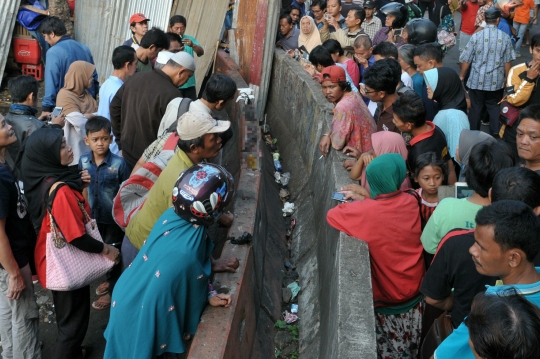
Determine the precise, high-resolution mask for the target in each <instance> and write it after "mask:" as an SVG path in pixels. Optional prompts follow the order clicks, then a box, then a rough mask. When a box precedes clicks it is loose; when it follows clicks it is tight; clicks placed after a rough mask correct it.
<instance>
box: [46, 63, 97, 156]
mask: <svg viewBox="0 0 540 359" xmlns="http://www.w3.org/2000/svg"><path fill="white" fill-rule="evenodd" d="M95 69H96V67H95V66H94V65H92V64H90V63H88V62H86V61H75V62H74V63H72V64H71V66H70V67H69V70H68V72H67V73H66V77H65V81H64V87H63V88H61V89H60V92H58V97H57V98H56V105H57V106H58V107H62V114H63V115H64V116H66V124H65V125H64V136H65V137H66V141H67V143H68V145H70V146H71V148H72V149H73V162H72V163H70V165H71V166H73V165H77V164H78V163H79V158H80V157H81V155H82V154H83V153H85V152H88V151H90V147H88V146H87V145H86V143H85V142H84V138H85V137H86V131H85V129H84V126H85V125H86V121H87V119H89V118H91V117H92V116H94V115H93V113H94V112H97V103H96V100H94V98H93V97H92V95H90V93H89V92H88V91H87V90H86V89H87V88H90V87H91V86H92V83H93V81H94V79H93V77H92V74H93V73H94V70H95Z"/></svg>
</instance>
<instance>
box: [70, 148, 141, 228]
mask: <svg viewBox="0 0 540 359" xmlns="http://www.w3.org/2000/svg"><path fill="white" fill-rule="evenodd" d="M79 170H88V173H89V174H90V177H91V182H90V185H89V186H88V202H89V204H90V208H91V209H92V218H94V219H95V220H96V222H97V223H103V224H114V223H115V222H114V219H113V217H112V207H113V199H114V197H115V196H116V194H117V193H118V190H119V189H120V185H121V184H122V182H124V181H125V180H127V179H128V178H129V175H130V173H131V169H130V168H129V166H128V165H127V164H126V162H125V161H124V159H123V158H122V157H120V156H117V155H115V154H114V153H112V152H111V151H109V153H108V154H107V157H105V159H104V160H103V162H101V164H100V165H99V167H98V166H96V163H95V162H94V158H93V156H92V152H88V153H85V154H84V155H82V156H81V157H80V158H79Z"/></svg>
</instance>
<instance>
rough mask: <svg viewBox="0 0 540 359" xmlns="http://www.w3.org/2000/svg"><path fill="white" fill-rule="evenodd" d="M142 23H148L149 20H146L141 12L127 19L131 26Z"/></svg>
mask: <svg viewBox="0 0 540 359" xmlns="http://www.w3.org/2000/svg"><path fill="white" fill-rule="evenodd" d="M143 21H150V19H147V18H146V16H144V14H143V13H142V12H138V13H136V14H133V15H131V17H130V18H129V23H130V24H133V23H134V22H143Z"/></svg>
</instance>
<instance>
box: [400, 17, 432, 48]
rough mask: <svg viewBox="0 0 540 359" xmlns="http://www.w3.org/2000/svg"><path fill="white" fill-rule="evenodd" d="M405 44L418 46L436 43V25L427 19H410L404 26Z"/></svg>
mask: <svg viewBox="0 0 540 359" xmlns="http://www.w3.org/2000/svg"><path fill="white" fill-rule="evenodd" d="M405 29H406V31H407V35H408V37H407V43H408V44H411V45H414V46H418V45H422V44H427V43H430V42H437V25H435V24H434V23H433V21H430V20H428V19H424V18H421V19H412V20H411V21H409V22H408V23H407V25H405Z"/></svg>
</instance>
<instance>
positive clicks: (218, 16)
mask: <svg viewBox="0 0 540 359" xmlns="http://www.w3.org/2000/svg"><path fill="white" fill-rule="evenodd" d="M228 6H229V2H228V1H226V0H193V1H191V0H180V1H179V3H178V8H177V9H176V14H178V15H183V16H185V17H186V19H187V28H186V35H189V36H193V37H194V38H195V39H197V41H198V42H199V43H200V44H201V45H202V46H203V47H204V55H203V56H201V57H197V55H195V60H196V64H197V71H196V72H195V77H196V79H197V91H199V90H200V88H201V84H202V80H203V79H204V76H205V75H206V72H207V70H208V67H209V66H210V64H211V63H212V61H213V59H214V56H215V50H216V44H217V41H218V40H219V34H220V33H221V28H222V27H223V21H224V20H225V13H226V12H227V7H228Z"/></svg>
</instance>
